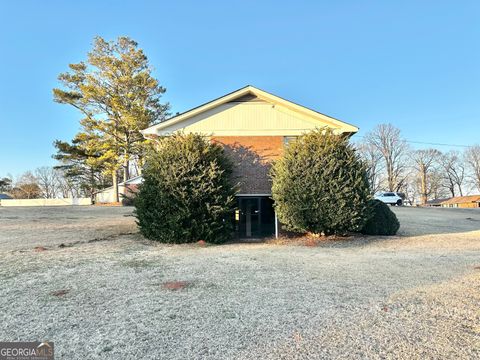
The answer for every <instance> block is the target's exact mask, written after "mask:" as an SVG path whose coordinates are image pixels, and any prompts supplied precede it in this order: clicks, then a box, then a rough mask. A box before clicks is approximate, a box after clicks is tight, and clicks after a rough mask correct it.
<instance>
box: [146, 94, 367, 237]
mask: <svg viewBox="0 0 480 360" xmlns="http://www.w3.org/2000/svg"><path fill="white" fill-rule="evenodd" d="M322 127H329V128H331V129H333V130H334V131H335V132H336V133H338V134H345V135H346V136H350V135H352V134H354V133H356V132H357V131H358V128H357V127H356V126H353V125H350V124H347V123H345V122H342V121H340V120H337V119H334V118H332V117H330V116H327V115H324V114H321V113H318V112H316V111H313V110H310V109H308V108H306V107H303V106H300V105H297V104H295V103H292V102H290V101H287V100H284V99H282V98H279V97H278V96H275V95H272V94H269V93H267V92H265V91H262V90H259V89H257V88H255V87H253V86H246V87H244V88H242V89H239V90H237V91H234V92H232V93H230V94H227V95H225V96H222V97H220V98H218V99H215V100H213V101H210V102H208V103H206V104H203V105H200V106H198V107H196V108H193V109H191V110H189V111H187V112H184V113H182V114H179V115H177V116H175V117H173V118H171V119H169V120H167V121H165V122H162V123H160V124H157V125H154V126H152V127H150V128H147V129H145V130H143V131H142V133H143V134H144V136H145V137H146V138H151V139H154V138H156V137H159V136H168V135H170V134H172V133H174V132H176V131H182V132H184V133H192V132H194V133H201V134H204V135H206V136H209V137H210V139H211V141H215V142H217V143H220V144H222V145H223V146H224V148H225V150H226V153H227V154H229V156H231V158H232V160H233V161H234V165H235V168H234V174H233V175H234V178H235V180H236V181H237V182H238V183H239V184H240V191H239V193H238V195H237V199H238V210H237V213H236V216H235V218H236V221H237V235H238V236H239V237H247V238H249V237H261V236H271V235H273V234H274V233H276V232H277V230H278V224H277V222H276V217H275V212H274V210H273V201H272V199H271V182H270V178H269V176H268V171H269V169H270V165H271V162H272V160H275V159H277V158H278V157H279V156H281V155H282V153H283V148H284V146H285V145H286V144H287V143H288V141H290V140H292V139H294V138H295V137H297V136H299V135H301V134H302V133H305V132H307V131H310V130H314V129H315V128H322Z"/></svg>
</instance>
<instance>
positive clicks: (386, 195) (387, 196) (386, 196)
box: [375, 192, 403, 206]
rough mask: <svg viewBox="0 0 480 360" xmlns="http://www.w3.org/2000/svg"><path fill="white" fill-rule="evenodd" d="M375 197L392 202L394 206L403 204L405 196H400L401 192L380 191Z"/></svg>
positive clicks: (386, 202)
mask: <svg viewBox="0 0 480 360" xmlns="http://www.w3.org/2000/svg"><path fill="white" fill-rule="evenodd" d="M375 199H377V200H380V201H381V202H384V203H385V204H390V205H392V206H394V205H397V206H402V205H403V198H402V197H401V196H400V194H398V193H395V192H383V193H379V194H378V195H376V196H375Z"/></svg>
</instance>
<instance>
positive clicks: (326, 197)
mask: <svg viewBox="0 0 480 360" xmlns="http://www.w3.org/2000/svg"><path fill="white" fill-rule="evenodd" d="M271 176H272V181H273V183H272V197H273V199H274V201H275V211H276V213H277V216H278V219H279V220H280V222H281V223H282V224H283V227H284V228H285V229H286V230H290V231H296V232H311V233H316V234H325V235H330V234H345V233H348V232H351V231H355V232H358V231H360V230H361V229H362V228H363V225H364V224H365V221H366V219H367V203H368V199H369V198H370V191H369V184H368V180H367V174H366V170H365V166H364V164H363V163H362V161H361V160H360V158H359V156H358V155H357V153H356V151H355V149H354V148H353V146H352V145H351V144H349V142H348V138H347V137H344V136H341V135H336V134H334V133H333V132H332V131H331V130H328V129H318V130H315V131H312V132H310V133H307V134H304V135H302V136H300V137H298V138H297V139H296V140H295V141H293V142H292V143H289V144H288V146H287V147H286V148H285V152H284V155H283V157H281V158H280V159H279V160H277V161H276V162H275V164H274V165H273V167H272V172H271Z"/></svg>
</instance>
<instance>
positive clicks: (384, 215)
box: [362, 200, 400, 235]
mask: <svg viewBox="0 0 480 360" xmlns="http://www.w3.org/2000/svg"><path fill="white" fill-rule="evenodd" d="M368 207H369V218H368V221H367V222H366V223H365V225H364V227H363V229H362V233H363V234H366V235H395V234H396V233H397V231H398V229H399V228H400V223H399V222H398V219H397V216H396V215H395V213H394V212H393V211H392V210H390V208H389V206H388V205H387V204H385V203H383V202H381V201H380V200H370V201H369V203H368Z"/></svg>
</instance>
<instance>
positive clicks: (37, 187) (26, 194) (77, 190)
mask: <svg viewBox="0 0 480 360" xmlns="http://www.w3.org/2000/svg"><path fill="white" fill-rule="evenodd" d="M0 193H7V194H9V195H10V196H11V197H13V198H15V199H39V198H43V199H57V198H80V197H88V196H89V195H88V189H85V188H83V187H82V184H81V183H79V182H78V181H76V179H75V178H72V177H70V176H67V175H66V174H65V172H64V171H63V170H62V169H57V168H55V167H52V166H42V167H39V168H37V169H35V170H34V171H26V172H25V173H23V174H22V175H20V176H18V177H17V178H16V179H14V178H13V176H12V175H8V176H6V177H4V178H0Z"/></svg>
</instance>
